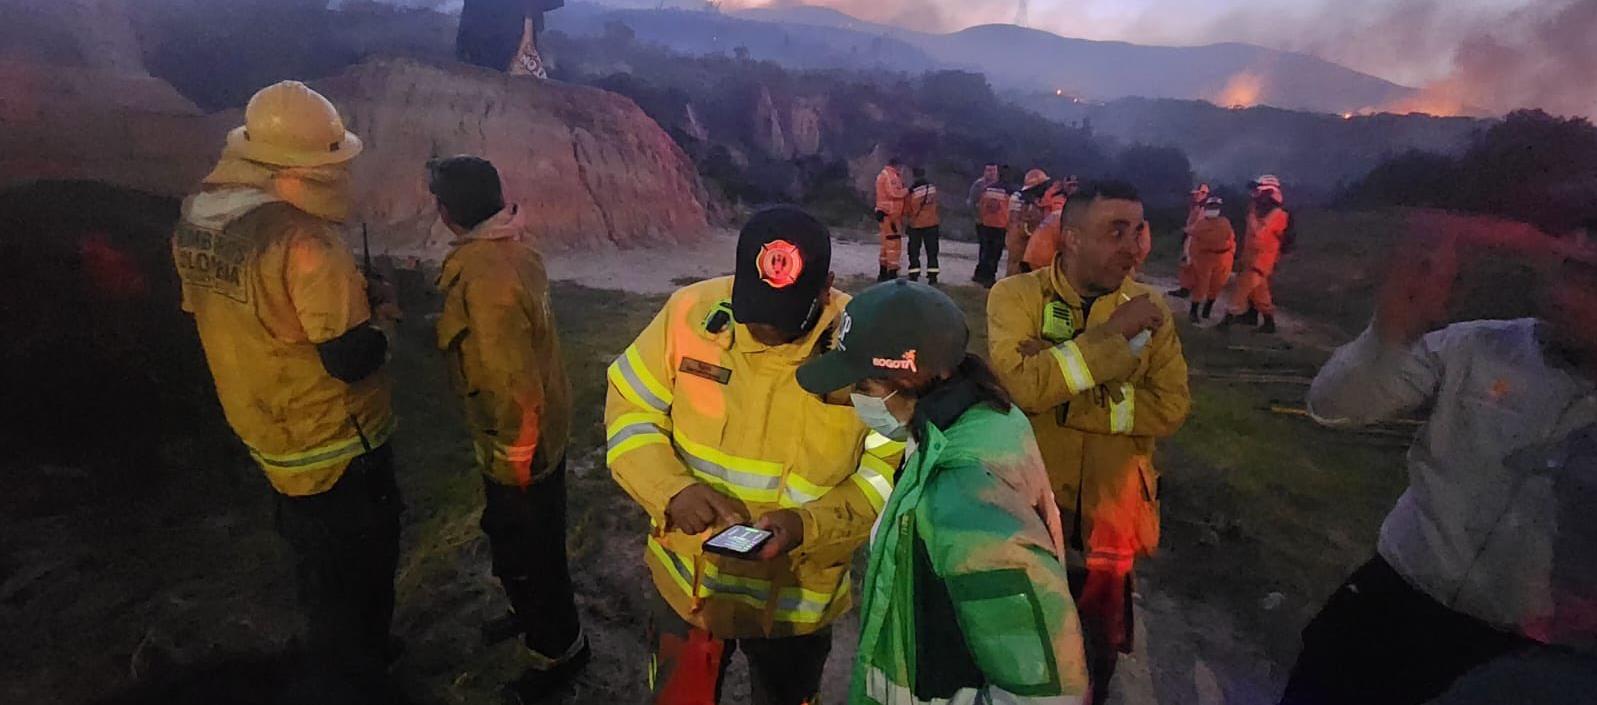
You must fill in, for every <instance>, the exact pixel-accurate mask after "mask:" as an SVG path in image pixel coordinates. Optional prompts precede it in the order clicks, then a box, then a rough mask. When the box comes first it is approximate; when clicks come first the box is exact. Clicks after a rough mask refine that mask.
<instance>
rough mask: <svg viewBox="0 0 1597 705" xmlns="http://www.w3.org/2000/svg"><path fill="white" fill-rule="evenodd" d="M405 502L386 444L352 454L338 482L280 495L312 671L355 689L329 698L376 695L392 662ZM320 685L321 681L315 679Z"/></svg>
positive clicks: (281, 529) (280, 522)
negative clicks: (315, 490) (322, 489)
mask: <svg viewBox="0 0 1597 705" xmlns="http://www.w3.org/2000/svg"><path fill="white" fill-rule="evenodd" d="M403 509H404V503H403V502H402V501H401V499H400V496H399V486H398V484H397V483H395V481H394V453H393V449H392V448H390V447H389V446H387V445H384V446H382V447H380V448H377V449H375V450H372V451H371V452H368V453H366V454H365V455H362V456H360V457H358V458H356V459H355V460H353V461H351V462H350V464H349V467H348V468H347V469H345V470H344V475H343V476H342V477H340V478H339V479H338V482H337V483H335V484H334V485H333V488H332V489H330V490H328V491H326V492H323V493H321V494H316V495H310V496H308V497H289V496H285V495H278V497H277V530H278V533H280V534H281V535H282V536H283V538H284V539H285V540H287V541H288V544H289V546H290V548H291V549H292V550H293V553H294V575H295V578H296V581H297V583H298V585H297V586H298V591H299V603H300V608H301V610H302V611H303V612H304V614H305V618H306V622H307V624H306V630H305V647H306V651H307V654H306V655H307V659H308V660H309V662H310V663H313V664H316V665H317V666H318V667H319V668H322V669H324V670H325V671H326V673H322V674H318V675H315V676H311V677H313V678H325V679H330V680H332V681H335V682H337V683H338V685H334V686H326V687H328V688H331V689H335V690H337V689H341V688H348V689H349V690H350V691H351V692H353V693H355V694H357V695H356V696H355V697H350V698H343V697H337V696H333V695H331V694H329V695H327V697H328V698H331V699H328V700H325V702H377V701H378V699H377V697H376V696H375V695H372V694H373V693H376V692H377V690H379V689H380V686H379V685H378V684H380V683H381V681H382V678H383V674H384V671H385V669H386V667H387V661H388V648H389V632H388V629H389V625H390V622H392V621H393V617H394V570H395V568H396V567H397V564H398V562H399V514H400V512H401V511H402V510H403ZM311 687H313V688H321V687H323V686H311Z"/></svg>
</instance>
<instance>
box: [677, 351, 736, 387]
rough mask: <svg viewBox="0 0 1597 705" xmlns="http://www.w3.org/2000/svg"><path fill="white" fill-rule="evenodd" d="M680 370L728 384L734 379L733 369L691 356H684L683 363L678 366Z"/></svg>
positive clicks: (717, 382)
mask: <svg viewBox="0 0 1597 705" xmlns="http://www.w3.org/2000/svg"><path fill="white" fill-rule="evenodd" d="M677 371H678V372H686V373H688V374H690V375H693V376H694V377H703V378H705V379H707V380H710V381H711V382H714V383H716V384H726V383H728V382H731V381H732V370H729V369H727V368H725V367H722V366H720V365H712V364H710V363H708V362H705V361H703V360H695V359H693V358H691V357H684V358H682V364H681V365H678V366H677Z"/></svg>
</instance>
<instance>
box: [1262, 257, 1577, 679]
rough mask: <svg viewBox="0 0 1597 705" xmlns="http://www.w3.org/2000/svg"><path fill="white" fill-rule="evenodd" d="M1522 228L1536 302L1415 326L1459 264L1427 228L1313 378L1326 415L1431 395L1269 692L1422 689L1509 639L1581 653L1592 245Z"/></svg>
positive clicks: (1502, 649) (1367, 417) (1513, 647)
mask: <svg viewBox="0 0 1597 705" xmlns="http://www.w3.org/2000/svg"><path fill="white" fill-rule="evenodd" d="M1534 239H1535V240H1536V241H1537V242H1536V243H1535V245H1534V247H1536V248H1538V249H1540V250H1541V253H1540V254H1541V255H1542V257H1541V259H1542V260H1543V261H1544V262H1545V270H1544V271H1545V272H1546V277H1545V280H1544V285H1543V287H1542V290H1541V291H1540V292H1538V293H1537V302H1538V312H1537V317H1536V318H1526V319H1520V320H1510V321H1470V322H1464V323H1455V324H1453V325H1449V326H1446V327H1444V328H1442V329H1440V330H1435V331H1434V332H1428V331H1431V328H1432V327H1433V324H1434V323H1435V322H1437V321H1439V320H1440V319H1441V316H1442V315H1443V314H1444V312H1445V310H1446V302H1447V299H1448V295H1449V292H1450V291H1451V289H1452V286H1453V281H1454V279H1455V278H1456V276H1457V272H1458V266H1457V255H1456V243H1455V242H1452V241H1450V240H1448V239H1447V238H1433V239H1430V240H1428V241H1425V242H1421V243H1417V244H1416V246H1415V247H1413V248H1412V251H1411V252H1409V253H1407V254H1406V255H1404V256H1400V257H1398V258H1396V261H1398V262H1400V263H1402V264H1400V265H1399V267H1398V269H1397V271H1395V272H1394V275H1393V277H1392V280H1391V282H1389V283H1388V285H1387V287H1386V289H1385V291H1384V292H1383V295H1382V298H1381V301H1380V304H1379V307H1378V310H1377V312H1376V315H1375V319H1374V321H1373V323H1372V324H1371V326H1370V328H1369V329H1368V330H1367V331H1365V332H1364V334H1363V335H1361V336H1360V337H1359V338H1358V339H1357V340H1355V341H1353V342H1352V343H1349V344H1348V345H1346V346H1344V347H1342V348H1341V349H1340V350H1338V351H1336V353H1335V355H1333V356H1332V358H1331V360H1330V362H1328V363H1327V364H1326V366H1325V368H1324V369H1322V370H1321V371H1320V373H1319V375H1318V376H1317V377H1316V378H1315V380H1314V384H1313V387H1312V388H1311V389H1310V391H1309V408H1310V412H1311V413H1312V414H1313V415H1314V416H1315V418H1316V419H1317V420H1319V421H1321V422H1322V423H1325V424H1328V425H1332V426H1348V425H1360V424H1367V423H1371V422H1374V421H1376V420H1379V419H1385V418H1390V417H1392V416H1395V415H1397V414H1400V413H1403V412H1408V411H1412V410H1416V409H1426V408H1428V409H1430V411H1429V412H1428V418H1427V420H1426V421H1425V424H1424V426H1423V427H1421V429H1420V431H1419V433H1418V435H1417V436H1416V438H1415V441H1414V445H1413V447H1412V448H1410V450H1409V452H1408V460H1407V466H1408V467H1407V470H1408V476H1409V487H1408V489H1407V491H1406V492H1404V493H1403V495H1402V497H1401V498H1400V499H1398V501H1397V506H1396V507H1395V508H1393V510H1392V512H1391V513H1390V514H1389V515H1388V516H1387V517H1386V521H1385V523H1384V524H1383V525H1382V527H1381V533H1380V542H1379V547H1378V551H1377V555H1376V556H1375V557H1374V558H1373V559H1372V560H1371V561H1370V562H1369V563H1368V564H1366V565H1364V566H1363V567H1362V568H1360V569H1358V571H1357V572H1355V573H1354V574H1353V576H1352V577H1351V578H1349V579H1348V581H1347V583H1346V584H1345V585H1343V586H1342V587H1341V589H1339V590H1338V591H1337V592H1336V593H1335V594H1334V595H1332V597H1331V598H1330V600H1329V602H1328V603H1327V604H1326V605H1325V607H1324V609H1323V610H1322V611H1321V612H1320V614H1319V615H1318V616H1317V617H1315V619H1314V620H1313V621H1312V622H1311V623H1310V624H1309V625H1308V627H1307V628H1306V629H1304V631H1303V651H1302V653H1301V655H1300V656H1299V658H1298V662H1297V665H1296V666H1295V667H1294V669H1293V672H1292V676H1291V679H1290V682H1289V683H1288V685H1287V688H1286V693H1285V695H1284V696H1283V699H1282V701H1281V702H1282V703H1285V704H1289V705H1304V704H1320V703H1326V704H1329V703H1338V704H1346V703H1359V704H1360V705H1384V704H1397V703H1405V704H1406V703H1424V702H1429V701H1431V700H1432V699H1433V698H1435V697H1436V696H1438V695H1440V694H1441V693H1442V692H1443V691H1445V690H1446V689H1447V688H1448V686H1449V685H1450V684H1451V683H1452V682H1453V681H1454V680H1456V679H1458V678H1459V677H1460V676H1462V675H1463V674H1465V673H1466V672H1468V671H1470V670H1471V669H1473V668H1475V667H1477V666H1480V665H1482V664H1485V663H1487V662H1490V661H1493V660H1494V659H1498V658H1500V657H1504V656H1508V655H1510V654H1517V653H1523V652H1525V651H1526V650H1536V649H1539V648H1542V647H1543V646H1544V645H1551V646H1553V647H1557V648H1558V649H1560V650H1565V651H1567V652H1573V653H1577V654H1581V653H1583V654H1586V655H1591V654H1593V653H1597V384H1594V381H1597V252H1593V251H1592V250H1591V249H1589V248H1586V247H1584V246H1582V245H1570V244H1566V243H1564V242H1563V241H1559V240H1554V239H1552V238H1547V237H1545V236H1538V237H1536V238H1534Z"/></svg>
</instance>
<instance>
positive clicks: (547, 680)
mask: <svg viewBox="0 0 1597 705" xmlns="http://www.w3.org/2000/svg"><path fill="white" fill-rule="evenodd" d="M592 658H593V650H592V649H590V648H589V647H588V640H587V639H586V638H584V639H583V640H582V648H581V649H580V650H578V651H577V653H575V654H572V656H571V658H568V659H566V660H564V661H561V662H560V663H557V664H555V666H554V668H551V669H549V670H546V671H541V670H538V669H535V668H528V669H527V670H526V671H525V672H523V673H522V674H521V677H520V678H517V679H516V681H515V682H514V683H511V684H510V685H508V686H505V695H506V696H508V697H507V700H509V701H510V702H512V703H520V705H533V703H537V702H541V701H543V700H544V699H546V698H548V697H549V696H550V695H553V694H554V692H555V691H556V690H557V689H559V688H560V687H561V686H564V685H565V684H566V683H567V682H569V681H570V680H571V679H572V677H574V676H576V675H577V674H578V673H581V672H582V669H583V668H586V667H587V665H588V661H589V660H591V659H592Z"/></svg>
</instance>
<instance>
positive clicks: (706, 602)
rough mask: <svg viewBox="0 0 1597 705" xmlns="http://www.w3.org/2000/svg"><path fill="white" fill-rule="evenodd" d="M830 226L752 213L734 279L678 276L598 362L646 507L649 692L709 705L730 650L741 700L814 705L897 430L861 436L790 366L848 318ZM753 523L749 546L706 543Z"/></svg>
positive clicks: (632, 487) (831, 399)
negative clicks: (738, 659) (632, 336)
mask: <svg viewBox="0 0 1597 705" xmlns="http://www.w3.org/2000/svg"><path fill="white" fill-rule="evenodd" d="M830 268H831V237H830V234H829V233H828V232H827V230H826V227H825V226H824V225H822V224H821V223H820V222H819V221H817V220H815V219H814V218H813V217H811V216H810V215H808V214H807V213H805V212H803V211H802V210H799V209H797V208H793V207H776V208H772V209H768V210H765V211H762V212H760V213H759V214H757V215H755V216H754V218H752V219H751V220H750V221H749V223H748V225H747V226H745V227H744V229H743V232H742V234H741V235H740V236H739V238H738V247H737V269H736V274H735V275H734V276H733V277H728V278H720V279H712V280H709V281H705V282H701V283H698V284H694V285H691V286H688V287H686V288H684V289H681V290H679V291H677V292H676V293H675V294H674V295H672V296H671V298H670V300H669V301H668V302H667V303H666V305H665V308H664V309H662V310H661V311H660V313H659V315H658V316H656V317H655V319H654V321H653V322H652V323H650V324H649V327H648V328H646V329H645V330H644V331H643V333H642V334H640V335H639V336H638V338H637V340H636V341H634V342H633V343H632V345H630V346H629V347H628V348H627V349H626V351H625V352H624V353H623V354H622V355H621V356H620V357H619V358H617V359H616V361H615V363H614V364H613V365H611V367H610V371H609V381H610V388H609V396H608V398H607V400H606V404H605V423H606V425H607V433H608V440H609V452H608V456H607V459H608V461H609V465H610V472H611V473H612V475H613V476H614V477H615V479H616V482H617V483H619V484H620V485H621V487H622V488H623V489H624V490H626V492H627V494H629V495H631V496H632V498H633V499H634V500H636V501H637V502H638V504H639V505H641V506H642V507H643V509H644V510H645V511H646V512H647V513H648V515H649V519H650V525H651V530H650V533H649V537H648V540H647V545H646V548H645V551H644V553H645V555H644V560H645V562H646V563H647V564H648V566H649V571H650V573H651V574H652V576H653V578H654V587H655V590H654V592H653V595H652V598H651V602H652V606H651V609H650V613H651V617H650V628H649V639H650V643H651V648H652V658H651V662H650V668H649V680H650V687H651V689H652V690H653V692H654V697H655V702H656V703H669V704H671V705H713V703H715V702H716V695H717V691H718V690H719V684H720V679H721V677H722V675H723V673H724V670H725V667H726V663H727V661H728V660H729V659H730V657H731V655H732V653H733V652H734V651H736V650H740V649H741V650H742V651H743V652H744V654H745V655H746V656H747V657H748V660H749V664H750V671H751V679H750V680H751V687H752V688H753V690H754V693H753V702H756V703H771V704H772V705H799V704H800V703H806V702H813V701H814V698H815V696H816V694H817V692H818V690H819V687H820V682H821V670H822V667H823V665H824V664H825V662H826V657H827V654H828V652H829V650H830V644H831V638H832V637H831V625H832V623H833V621H835V620H836V619H837V618H838V617H839V616H840V615H842V614H843V613H844V612H846V611H847V610H848V609H849V606H850V604H851V596H850V594H849V590H850V587H849V585H850V578H849V564H850V561H851V560H852V557H853V554H854V551H855V549H857V548H859V547H860V546H861V545H862V544H863V543H864V542H865V540H866V537H867V536H868V534H869V532H870V528H871V524H872V522H874V521H875V518H876V514H877V512H878V511H880V510H881V507H882V505H883V503H884V502H885V501H886V499H887V497H888V495H889V494H890V493H891V491H892V487H891V481H892V477H893V472H894V469H895V467H896V465H897V462H898V460H899V458H900V456H901V455H902V452H903V443H902V442H901V440H892V439H888V438H886V437H884V436H881V435H879V434H874V433H872V432H870V431H869V430H868V429H867V427H866V426H865V425H864V424H863V423H862V422H861V421H860V420H859V418H858V416H857V415H856V414H855V413H854V409H853V408H852V407H851V406H850V404H849V399H848V396H847V395H846V394H844V395H842V397H841V398H835V396H828V397H821V396H816V395H814V394H810V393H808V392H805V391H804V390H803V389H802V388H800V387H799V385H798V382H797V380H796V378H795V377H794V372H795V370H796V369H797V368H798V366H799V365H800V364H802V363H804V362H805V361H807V360H809V359H811V358H813V357H815V356H817V355H819V354H821V353H822V352H824V351H826V350H827V349H828V348H829V347H830V346H831V345H832V341H833V340H834V339H836V338H837V337H839V336H840V335H841V332H842V331H844V330H846V329H847V327H848V320H847V319H846V318H845V317H843V315H842V312H843V307H844V305H845V304H846V303H847V301H846V299H847V296H846V295H844V294H843V293H841V292H838V291H836V290H834V289H832V288H831V279H832V276H831V273H830ZM751 521H752V522H754V524H755V525H756V526H758V527H761V528H765V529H768V530H770V531H772V532H773V533H774V536H773V537H772V538H771V539H770V541H769V542H768V543H767V544H766V545H765V548H764V550H763V552H761V553H760V554H759V555H758V556H757V557H752V558H749V559H743V558H734V557H729V556H724V555H719V554H714V553H706V552H705V551H704V549H703V544H704V542H705V540H706V539H707V538H710V537H712V536H714V535H715V534H716V533H717V532H719V531H720V530H723V529H725V528H727V527H728V526H730V525H733V524H739V523H744V522H751Z"/></svg>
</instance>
